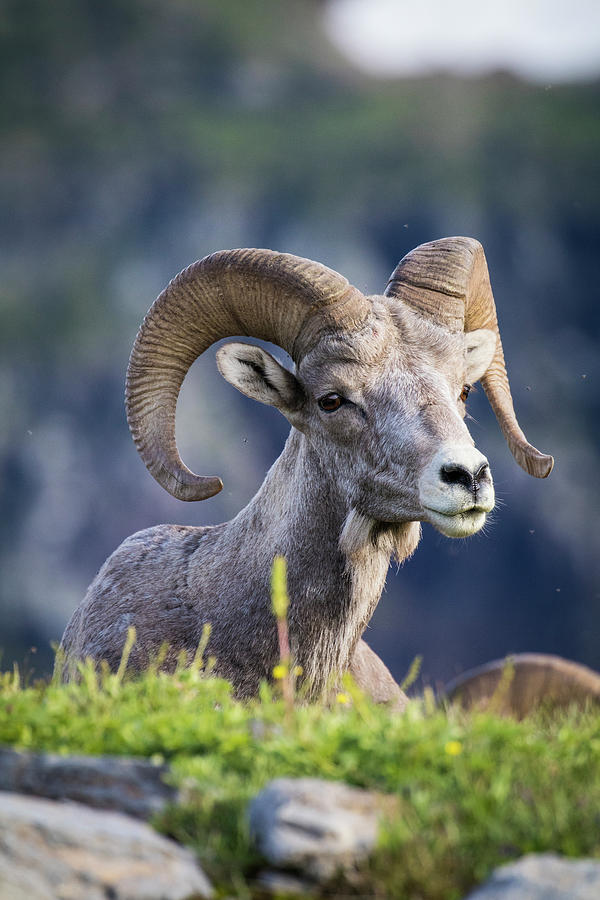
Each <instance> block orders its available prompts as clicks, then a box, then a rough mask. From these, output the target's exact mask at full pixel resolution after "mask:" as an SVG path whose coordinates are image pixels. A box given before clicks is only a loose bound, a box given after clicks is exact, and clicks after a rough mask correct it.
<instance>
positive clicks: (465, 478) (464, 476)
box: [440, 463, 483, 491]
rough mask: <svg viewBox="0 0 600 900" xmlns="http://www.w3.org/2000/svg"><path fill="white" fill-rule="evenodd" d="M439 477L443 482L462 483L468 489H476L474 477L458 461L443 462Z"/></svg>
mask: <svg viewBox="0 0 600 900" xmlns="http://www.w3.org/2000/svg"><path fill="white" fill-rule="evenodd" d="M482 468H483V467H482ZM440 478H441V479H442V481H443V482H444V483H445V484H462V486H463V487H465V488H466V489H467V490H468V491H476V490H477V480H476V478H474V477H473V475H472V474H471V473H470V472H469V470H468V469H467V468H466V467H465V466H461V465H459V464H458V463H445V465H443V466H442V468H441V469H440Z"/></svg>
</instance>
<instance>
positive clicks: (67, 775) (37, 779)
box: [0, 747, 176, 819]
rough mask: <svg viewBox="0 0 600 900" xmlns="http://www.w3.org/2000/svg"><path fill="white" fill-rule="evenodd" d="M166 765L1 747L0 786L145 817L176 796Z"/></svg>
mask: <svg viewBox="0 0 600 900" xmlns="http://www.w3.org/2000/svg"><path fill="white" fill-rule="evenodd" d="M167 771H168V769H167V766H164V765H153V764H152V763H151V762H148V761H147V760H144V759H126V758H122V757H118V756H60V755H58V754H55V753H28V752H23V751H18V750H12V749H10V748H8V747H0V791H13V792H15V793H18V794H33V795H34V796H37V797H47V798H48V799H50V800H75V801H77V802H78V803H85V804H86V805H87V806H93V807H95V808H96V809H112V810H117V811H119V812H123V813H126V814H127V815H130V816H135V817H136V818H138V819H149V818H150V816H152V815H154V813H157V812H159V811H160V810H161V809H162V808H163V807H164V806H165V804H166V803H168V802H169V801H173V800H175V798H176V790H175V788H173V787H171V786H170V785H168V784H166V783H165V781H164V776H165V775H166V773H167Z"/></svg>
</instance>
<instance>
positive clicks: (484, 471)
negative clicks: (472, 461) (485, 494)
mask: <svg viewBox="0 0 600 900" xmlns="http://www.w3.org/2000/svg"><path fill="white" fill-rule="evenodd" d="M489 474H490V467H489V466H488V464H487V463H483V465H481V466H479V468H478V469H477V471H476V472H475V475H474V476H473V479H474V481H475V485H476V486H478V485H479V482H480V481H482V480H483V479H484V478H488V477H489Z"/></svg>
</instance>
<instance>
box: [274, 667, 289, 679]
mask: <svg viewBox="0 0 600 900" xmlns="http://www.w3.org/2000/svg"><path fill="white" fill-rule="evenodd" d="M287 673H288V667H287V666H284V665H281V663H280V664H279V665H278V666H273V678H278V679H279V680H281V679H282V678H285V677H286V675H287Z"/></svg>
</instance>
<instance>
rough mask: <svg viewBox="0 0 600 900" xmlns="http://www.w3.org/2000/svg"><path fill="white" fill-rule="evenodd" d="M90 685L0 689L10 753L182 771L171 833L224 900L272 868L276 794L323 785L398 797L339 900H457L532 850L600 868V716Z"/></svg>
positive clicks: (1, 731)
mask: <svg viewBox="0 0 600 900" xmlns="http://www.w3.org/2000/svg"><path fill="white" fill-rule="evenodd" d="M82 673H83V679H82V682H81V683H80V684H68V685H62V684H59V683H58V682H54V683H51V684H47V683H38V684H34V685H31V686H28V687H27V686H22V685H21V684H20V681H19V677H18V674H14V673H13V674H10V673H5V674H4V675H3V676H2V677H1V682H0V743H3V744H8V745H10V746H14V747H19V748H27V749H35V750H48V751H55V752H59V753H64V754H67V753H89V754H103V753H106V754H117V755H122V754H127V755H130V754H131V755H135V756H142V757H150V758H154V759H160V760H167V761H168V762H169V763H170V764H171V766H172V771H173V778H174V779H175V781H176V782H177V783H179V784H185V788H186V790H185V797H186V799H185V802H183V803H182V805H180V806H174V807H172V808H171V809H170V810H169V811H167V812H166V813H165V814H164V815H162V816H161V817H159V818H158V819H157V821H156V823H155V824H156V826H157V827H158V828H159V829H161V830H163V831H165V832H166V833H168V834H171V835H173V836H174V837H175V838H177V839H178V840H180V841H182V842H183V843H186V844H189V845H191V846H192V847H193V848H194V849H195V850H196V852H197V853H198V855H199V857H200V860H201V862H202V865H203V866H204V868H205V869H206V871H207V873H208V874H209V875H210V877H211V878H212V879H213V881H214V882H215V883H216V884H217V885H218V888H219V892H220V893H219V896H225V895H228V896H232V894H233V896H235V897H239V898H244V897H246V898H250V897H253V896H258V895H257V894H256V893H254V892H253V889H252V879H253V875H254V873H255V872H256V871H257V868H259V867H260V865H261V861H260V859H259V858H258V857H257V855H256V853H255V851H254V850H253V849H252V847H251V846H250V843H249V839H248V832H247V825H246V817H245V810H246V807H247V803H248V800H249V798H250V797H252V796H253V795H254V794H255V793H256V792H257V791H258V790H259V789H260V788H261V787H262V786H263V785H264V784H265V783H266V782H267V781H269V780H270V779H271V778H274V777H276V776H280V775H289V776H305V775H311V776H318V777H322V778H327V779H333V780H344V781H346V782H348V783H350V784H354V785H360V786H364V787H366V788H374V789H377V790H379V791H383V792H386V793H391V794H393V795H395V797H396V799H397V813H396V814H395V815H394V816H393V817H392V818H391V820H390V821H389V822H387V823H385V825H384V826H383V829H382V833H381V838H380V843H379V847H378V850H377V852H376V853H375V855H374V857H373V858H372V859H371V861H370V862H369V863H368V864H366V865H364V866H363V868H362V870H361V873H360V877H359V880H358V882H357V883H354V884H353V885H352V886H348V885H345V886H343V885H340V884H339V883H338V884H335V885H332V886H331V888H330V891H329V896H336V894H338V893H339V892H343V893H344V896H348V895H360V896H361V897H385V898H399V900H409V898H417V897H418V898H421V900H453V898H460V897H462V896H464V894H465V893H466V892H467V890H468V889H469V888H470V887H471V886H473V885H474V884H476V883H479V882H481V881H482V880H484V879H485V878H486V876H487V875H488V874H489V873H490V871H491V870H492V868H493V867H494V866H496V865H498V864H500V863H502V862H505V861H507V860H509V859H513V858H515V857H518V856H520V855H521V854H523V853H527V852H532V851H555V852H557V853H560V854H564V855H567V856H573V857H577V856H589V855H592V856H600V839H599V832H598V808H599V806H600V766H599V765H598V759H599V754H600V715H599V714H598V712H596V711H592V710H588V711H586V712H581V711H580V712H575V711H573V712H571V713H568V714H565V713H563V714H560V715H556V714H555V715H550V714H546V715H543V714H539V715H538V716H536V717H535V718H531V719H528V720H526V721H523V722H515V721H511V720H508V719H502V718H499V717H496V716H494V715H492V714H477V715H467V714H465V713H462V712H460V711H458V710H457V709H450V710H448V711H443V710H440V709H436V708H435V706H434V704H433V701H432V699H431V698H429V699H427V698H426V699H425V700H424V701H422V702H415V703H414V704H413V705H412V707H411V708H410V709H409V711H408V712H407V713H406V714H404V715H401V716H399V715H394V714H392V713H390V712H388V711H387V710H386V709H383V708H381V707H374V706H373V705H371V704H370V703H368V702H367V701H366V700H365V699H364V698H363V697H361V696H360V694H359V693H358V692H357V691H356V690H355V689H354V688H353V687H352V686H351V685H348V686H347V689H346V691H344V692H343V693H340V694H338V696H337V699H336V701H335V702H334V703H333V705H332V707H331V708H330V709H323V708H322V707H318V706H306V705H301V704H298V703H295V704H294V705H293V707H292V708H291V709H290V708H286V706H285V704H284V703H283V701H282V699H281V698H280V696H279V692H278V690H277V689H276V688H275V689H273V690H271V689H269V688H267V687H266V686H265V687H264V688H263V691H262V695H261V697H260V698H259V699H257V700H256V701H255V702H251V703H245V704H241V703H238V702H236V701H235V700H234V699H232V696H231V690H230V686H229V685H228V684H227V683H226V682H224V681H221V680H218V679H215V678H211V677H207V676H206V675H205V674H204V673H202V671H200V670H199V668H198V667H196V668H194V667H192V668H191V669H189V668H188V669H181V670H180V671H178V672H176V673H175V674H174V675H172V676H167V675H164V674H158V673H157V672H154V671H151V672H149V673H147V674H146V675H145V676H144V677H143V678H141V679H136V680H131V679H127V678H125V679H124V678H123V677H122V674H116V675H109V674H106V673H104V674H103V675H101V676H98V675H96V673H95V672H94V670H93V669H92V668H91V667H83V669H82Z"/></svg>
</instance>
